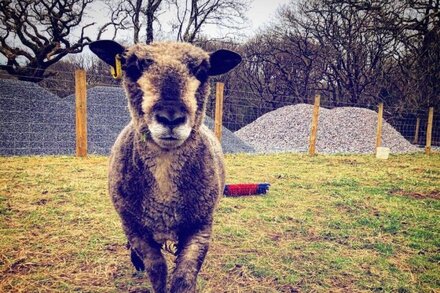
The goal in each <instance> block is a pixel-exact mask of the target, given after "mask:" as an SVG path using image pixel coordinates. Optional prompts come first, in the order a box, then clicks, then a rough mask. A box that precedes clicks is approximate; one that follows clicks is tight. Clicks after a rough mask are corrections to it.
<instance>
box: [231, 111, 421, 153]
mask: <svg viewBox="0 0 440 293" xmlns="http://www.w3.org/2000/svg"><path fill="white" fill-rule="evenodd" d="M312 112H313V105H308V104H297V105H293V106H286V107H283V108H280V109H277V110H275V111H272V112H269V113H266V114H265V115H263V116H261V117H259V118H258V119H257V120H255V121H254V122H252V123H250V124H248V125H246V126H245V127H243V128H241V129H240V130H238V131H236V132H235V134H236V135H237V136H238V137H239V138H241V139H242V140H243V141H245V142H247V143H248V144H249V145H251V146H252V147H254V148H255V150H256V151H257V152H263V153H272V152H306V151H307V150H308V146H309V135H310V128H311V120H312ZM376 127H377V113H376V112H375V111H372V110H369V109H363V108H355V107H340V108H334V109H332V110H329V109H326V108H323V107H321V108H320V111H319V125H318V134H317V136H318V137H317V142H316V150H317V152H318V153H327V154H331V153H359V154H365V153H374V152H375V144H376ZM382 146H384V147H389V148H390V149H391V153H404V152H416V151H419V150H420V149H419V148H417V147H416V146H413V145H412V144H411V143H409V142H408V141H407V140H406V139H405V138H404V137H403V136H402V135H401V134H400V133H399V132H398V131H396V130H395V129H394V128H393V127H392V126H391V125H390V124H388V123H387V122H386V121H384V123H383V133H382Z"/></svg>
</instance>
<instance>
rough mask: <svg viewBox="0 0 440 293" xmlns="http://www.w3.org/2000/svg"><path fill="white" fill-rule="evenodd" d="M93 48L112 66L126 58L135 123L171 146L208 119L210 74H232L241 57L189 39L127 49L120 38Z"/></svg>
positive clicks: (126, 82)
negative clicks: (205, 49)
mask: <svg viewBox="0 0 440 293" xmlns="http://www.w3.org/2000/svg"><path fill="white" fill-rule="evenodd" d="M90 49H91V50H92V51H93V52H94V53H95V54H96V55H98V57H100V58H101V59H102V60H104V61H105V62H106V63H108V64H110V65H112V66H115V57H116V56H118V57H119V58H120V59H121V63H122V71H123V82H124V86H125V89H126V91H127V95H128V99H129V106H130V112H131V115H132V118H133V120H134V123H135V127H136V128H137V130H139V131H140V132H144V133H145V134H146V135H148V138H151V139H152V141H154V143H156V144H157V145H158V146H159V147H161V148H165V149H172V148H176V147H179V146H180V145H182V144H183V143H184V142H185V141H186V139H187V138H188V137H189V136H190V134H191V132H192V131H197V129H198V128H199V127H200V125H201V124H202V122H203V118H204V112H205V106H206V101H207V98H208V95H209V83H208V82H207V81H208V77H209V76H212V75H219V74H223V73H226V72H228V71H229V70H231V69H232V68H234V67H235V66H237V65H238V64H239V63H240V62H241V57H240V55H238V54H237V53H234V52H232V51H228V50H219V51H215V52H213V53H207V52H205V51H204V50H202V49H200V48H198V47H195V46H193V45H191V44H187V43H172V42H167V43H153V44H150V45H141V44H137V45H134V46H131V47H129V48H125V47H123V46H121V45H119V44H118V43H116V42H114V41H96V42H93V43H91V44H90Z"/></svg>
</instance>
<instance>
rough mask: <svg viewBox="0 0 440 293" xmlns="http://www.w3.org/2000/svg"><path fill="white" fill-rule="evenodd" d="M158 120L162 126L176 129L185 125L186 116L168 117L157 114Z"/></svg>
mask: <svg viewBox="0 0 440 293" xmlns="http://www.w3.org/2000/svg"><path fill="white" fill-rule="evenodd" d="M156 120H157V122H159V123H160V124H162V125H164V126H166V127H168V128H171V129H173V128H175V127H177V126H179V125H182V124H185V122H186V116H184V115H181V116H167V115H165V114H156Z"/></svg>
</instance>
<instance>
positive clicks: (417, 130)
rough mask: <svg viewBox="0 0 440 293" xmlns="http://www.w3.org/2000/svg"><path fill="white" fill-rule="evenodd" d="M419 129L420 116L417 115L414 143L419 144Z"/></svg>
mask: <svg viewBox="0 0 440 293" xmlns="http://www.w3.org/2000/svg"><path fill="white" fill-rule="evenodd" d="M419 129H420V118H419V117H417V120H416V131H415V133H414V140H413V144H417V143H418V142H419Z"/></svg>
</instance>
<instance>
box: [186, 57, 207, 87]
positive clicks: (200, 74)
mask: <svg viewBox="0 0 440 293" xmlns="http://www.w3.org/2000/svg"><path fill="white" fill-rule="evenodd" d="M190 71H191V74H193V75H194V76H195V77H196V78H197V79H198V80H199V81H201V82H205V81H206V80H207V79H208V62H206V60H203V61H202V63H200V64H199V65H197V66H194V67H190Z"/></svg>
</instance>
